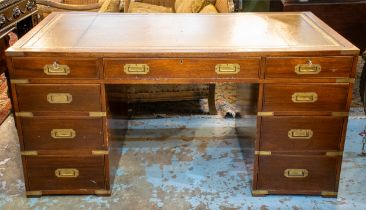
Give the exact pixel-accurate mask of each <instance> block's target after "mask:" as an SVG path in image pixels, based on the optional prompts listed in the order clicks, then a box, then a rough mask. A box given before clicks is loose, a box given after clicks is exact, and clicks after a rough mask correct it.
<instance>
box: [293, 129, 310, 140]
mask: <svg viewBox="0 0 366 210" xmlns="http://www.w3.org/2000/svg"><path fill="white" fill-rule="evenodd" d="M313 134H314V132H313V131H312V130H310V129H291V130H289V131H288V137H289V138H290V139H311V137H313Z"/></svg>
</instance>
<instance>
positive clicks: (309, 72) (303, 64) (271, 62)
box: [265, 56, 353, 78]
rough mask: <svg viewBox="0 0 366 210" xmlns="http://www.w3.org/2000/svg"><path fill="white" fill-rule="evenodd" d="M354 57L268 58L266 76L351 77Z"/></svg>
mask: <svg viewBox="0 0 366 210" xmlns="http://www.w3.org/2000/svg"><path fill="white" fill-rule="evenodd" d="M352 65H353V57H349V56H348V57H309V58H307V57H288V58H275V57H270V58H267V59H266V70H265V72H266V73H265V76H266V78H316V77H349V76H350V72H351V70H352Z"/></svg>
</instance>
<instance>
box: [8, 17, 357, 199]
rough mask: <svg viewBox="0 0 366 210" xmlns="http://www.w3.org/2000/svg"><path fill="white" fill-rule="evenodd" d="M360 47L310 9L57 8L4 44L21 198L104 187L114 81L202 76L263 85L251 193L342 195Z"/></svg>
mask: <svg viewBox="0 0 366 210" xmlns="http://www.w3.org/2000/svg"><path fill="white" fill-rule="evenodd" d="M358 54H359V50H358V49H357V48H356V47H354V46H353V45H352V44H351V43H349V42H348V41H346V40H345V39H344V38H342V37H341V36H340V35H339V34H337V33H336V32H335V31H333V30H332V29H331V28H329V27H328V26H327V25H326V24H324V23H323V22H322V21H321V20H319V19H318V18H316V17H315V16H314V15H313V14H311V13H261V14H256V13H248V14H220V15H197V14H174V15H172V14H148V15H140V14H97V13H55V14H52V15H50V16H48V17H47V18H46V19H45V20H44V21H43V22H41V23H40V24H39V25H38V26H37V27H35V28H34V29H33V30H32V31H30V32H29V33H28V34H26V35H25V36H24V37H23V38H21V39H20V40H19V41H18V42H17V43H16V44H15V45H14V46H13V47H11V48H9V49H8V50H7V56H8V66H9V71H10V72H9V73H10V76H11V84H12V86H11V87H12V98H13V101H14V109H15V116H16V126H17V129H18V135H19V139H20V145H21V155H22V159H23V168H24V177H25V183H26V191H27V192H26V193H27V196H41V195H46V194H96V195H108V194H110V183H109V161H108V157H109V156H108V154H109V152H108V147H109V140H108V138H109V137H108V126H107V117H108V103H107V99H108V88H109V87H112V86H113V85H117V84H118V85H121V84H125V85H132V84H173V83H174V84H184V83H193V84H199V83H208V82H209V83H216V82H234V83H257V84H259V94H258V117H257V138H256V143H255V165H254V176H253V191H252V192H253V195H257V196H258V195H266V194H314V195H322V196H337V191H338V181H339V175H340V169H341V161H342V153H343V145H344V141H345V134H346V130H347V116H348V111H349V107H350V103H351V97H352V86H353V83H354V77H355V67H356V63H357V56H358ZM127 102H128V101H127V100H126V103H127ZM126 129H127V127H126Z"/></svg>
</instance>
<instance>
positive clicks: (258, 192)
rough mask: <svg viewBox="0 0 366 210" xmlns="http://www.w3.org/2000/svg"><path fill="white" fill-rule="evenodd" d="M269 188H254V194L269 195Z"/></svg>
mask: <svg viewBox="0 0 366 210" xmlns="http://www.w3.org/2000/svg"><path fill="white" fill-rule="evenodd" d="M268 194H269V192H268V190H253V191H252V195H254V196H261V195H268Z"/></svg>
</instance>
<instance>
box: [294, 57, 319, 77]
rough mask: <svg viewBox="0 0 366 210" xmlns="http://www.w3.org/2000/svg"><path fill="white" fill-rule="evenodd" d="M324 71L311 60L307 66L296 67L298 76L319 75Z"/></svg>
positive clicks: (299, 65)
mask: <svg viewBox="0 0 366 210" xmlns="http://www.w3.org/2000/svg"><path fill="white" fill-rule="evenodd" d="M321 70H322V67H321V66H320V64H313V63H312V62H311V60H309V61H308V63H307V64H298V65H296V66H295V72H296V74H299V75H303V74H319V73H320V72H321Z"/></svg>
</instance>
